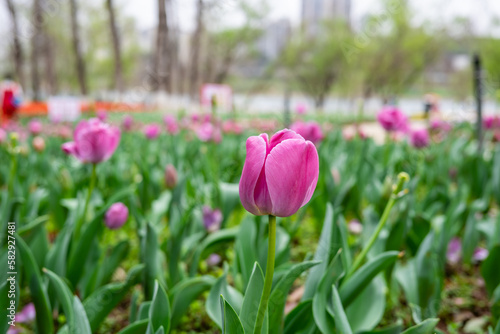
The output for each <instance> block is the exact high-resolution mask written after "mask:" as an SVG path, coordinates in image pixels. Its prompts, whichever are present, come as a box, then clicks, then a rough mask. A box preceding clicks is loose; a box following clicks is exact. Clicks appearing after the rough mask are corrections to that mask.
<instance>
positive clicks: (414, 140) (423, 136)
mask: <svg viewBox="0 0 500 334" xmlns="http://www.w3.org/2000/svg"><path fill="white" fill-rule="evenodd" d="M429 141H430V139H429V132H427V130H426V129H420V130H415V131H412V132H411V134H410V143H411V145H412V146H413V147H416V148H424V147H426V146H429Z"/></svg>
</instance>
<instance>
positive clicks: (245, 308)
mask: <svg viewBox="0 0 500 334" xmlns="http://www.w3.org/2000/svg"><path fill="white" fill-rule="evenodd" d="M263 289H264V274H263V273H262V269H261V268H260V265H259V263H258V262H255V264H254V266H253V271H252V275H251V276H250V281H249V282H248V285H247V289H246V291H245V297H244V298H243V304H242V306H241V311H240V320H241V323H242V324H243V328H244V329H245V332H246V333H253V331H254V328H255V320H256V319H257V314H258V310H259V304H260V298H261V296H262V290H263Z"/></svg>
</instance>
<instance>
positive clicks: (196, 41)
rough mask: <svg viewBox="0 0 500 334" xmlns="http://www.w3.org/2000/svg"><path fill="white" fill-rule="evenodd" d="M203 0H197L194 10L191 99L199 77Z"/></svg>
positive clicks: (190, 77)
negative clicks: (194, 26) (194, 27)
mask: <svg viewBox="0 0 500 334" xmlns="http://www.w3.org/2000/svg"><path fill="white" fill-rule="evenodd" d="M203 11H204V3H203V0H198V4H197V8H196V30H195V32H194V34H193V38H192V40H191V65H190V68H191V72H190V76H189V94H190V95H191V97H192V98H194V97H196V96H197V92H198V86H199V81H200V79H199V76H200V54H201V39H202V35H203Z"/></svg>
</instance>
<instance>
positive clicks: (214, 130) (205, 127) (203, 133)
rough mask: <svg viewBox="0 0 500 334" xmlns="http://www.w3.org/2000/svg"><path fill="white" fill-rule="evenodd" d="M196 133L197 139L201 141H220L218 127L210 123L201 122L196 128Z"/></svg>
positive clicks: (220, 136) (220, 135)
mask: <svg viewBox="0 0 500 334" xmlns="http://www.w3.org/2000/svg"><path fill="white" fill-rule="evenodd" d="M196 135H197V136H198V139H200V140H201V141H203V142H208V141H213V142H215V143H220V142H221V141H222V134H221V131H220V129H219V128H218V127H216V126H214V125H213V124H212V123H203V124H202V125H200V126H199V127H198V129H196Z"/></svg>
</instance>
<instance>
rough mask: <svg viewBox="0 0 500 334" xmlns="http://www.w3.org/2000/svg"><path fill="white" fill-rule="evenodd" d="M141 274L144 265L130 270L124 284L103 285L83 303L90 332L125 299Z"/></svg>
mask: <svg viewBox="0 0 500 334" xmlns="http://www.w3.org/2000/svg"><path fill="white" fill-rule="evenodd" d="M143 272H144V265H142V264H141V265H137V266H135V267H133V268H132V269H130V271H129V273H128V276H127V279H126V280H125V281H124V282H120V283H110V284H108V285H105V286H103V287H101V288H99V289H97V290H96V291H94V292H93V293H92V294H91V295H90V296H89V297H87V298H86V299H85V300H84V301H83V306H84V308H85V312H86V313H87V317H88V319H89V323H90V328H91V329H92V332H95V331H97V329H98V328H99V325H100V324H101V323H102V321H103V320H104V319H105V318H106V316H107V315H108V314H109V313H110V312H111V311H112V310H113V308H115V307H116V306H117V305H118V304H119V303H120V301H122V300H123V298H125V296H126V295H127V293H128V291H129V290H130V288H132V287H133V286H134V285H136V284H137V283H138V282H139V280H140V278H141V274H142V273H143Z"/></svg>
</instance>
